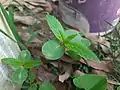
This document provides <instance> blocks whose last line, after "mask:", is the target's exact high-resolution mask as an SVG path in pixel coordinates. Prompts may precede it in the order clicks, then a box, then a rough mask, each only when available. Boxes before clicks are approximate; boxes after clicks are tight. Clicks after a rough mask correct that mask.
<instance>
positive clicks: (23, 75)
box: [11, 67, 28, 85]
mask: <svg viewBox="0 0 120 90" xmlns="http://www.w3.org/2000/svg"><path fill="white" fill-rule="evenodd" d="M27 76H28V70H27V69H24V68H23V67H21V68H19V69H16V70H15V71H14V72H13V73H12V76H11V79H12V81H13V82H15V83H17V84H20V85H22V84H23V82H24V81H25V80H26V79H27Z"/></svg>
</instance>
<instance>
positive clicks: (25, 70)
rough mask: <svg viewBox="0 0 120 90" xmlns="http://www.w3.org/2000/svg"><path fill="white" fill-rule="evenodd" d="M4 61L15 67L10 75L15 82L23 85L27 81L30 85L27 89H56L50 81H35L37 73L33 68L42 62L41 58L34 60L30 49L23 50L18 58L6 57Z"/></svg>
mask: <svg viewBox="0 0 120 90" xmlns="http://www.w3.org/2000/svg"><path fill="white" fill-rule="evenodd" d="M2 62H3V63H4V64H8V65H9V66H10V67H11V68H13V72H12V74H11V76H10V78H11V80H12V82H13V83H16V84H18V85H20V86H23V87H24V83H27V85H28V86H27V88H25V90H55V88H54V87H53V86H52V84H51V83H49V82H43V83H42V84H38V82H36V81H35V79H36V75H35V73H33V72H32V69H34V68H36V67H38V66H40V65H41V64H42V62H41V60H32V57H31V54H30V52H29V51H28V50H23V51H21V53H20V54H19V56H18V58H17V59H14V58H4V59H2ZM45 87H46V88H45ZM41 88H43V89H41ZM49 88H51V89H49Z"/></svg>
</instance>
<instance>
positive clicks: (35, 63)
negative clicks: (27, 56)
mask: <svg viewBox="0 0 120 90" xmlns="http://www.w3.org/2000/svg"><path fill="white" fill-rule="evenodd" d="M41 64H42V61H41V60H26V61H25V63H24V68H27V69H30V68H34V67H37V66H39V65H41Z"/></svg>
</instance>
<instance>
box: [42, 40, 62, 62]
mask: <svg viewBox="0 0 120 90" xmlns="http://www.w3.org/2000/svg"><path fill="white" fill-rule="evenodd" d="M42 53H43V54H44V55H45V57H46V58H47V59H49V60H56V59H59V58H60V57H62V56H63V55H64V47H63V46H60V43H59V42H58V41H56V40H49V41H47V42H46V43H45V44H44V45H43V46H42Z"/></svg>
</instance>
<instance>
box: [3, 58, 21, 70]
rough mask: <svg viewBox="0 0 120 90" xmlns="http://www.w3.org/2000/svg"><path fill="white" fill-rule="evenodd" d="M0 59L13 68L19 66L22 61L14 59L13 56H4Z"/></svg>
mask: <svg viewBox="0 0 120 90" xmlns="http://www.w3.org/2000/svg"><path fill="white" fill-rule="evenodd" d="M1 61H2V62H3V63H5V64H8V65H10V66H11V67H15V68H19V67H21V66H22V62H21V61H20V60H16V59H14V58H4V59H2V60H1Z"/></svg>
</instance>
